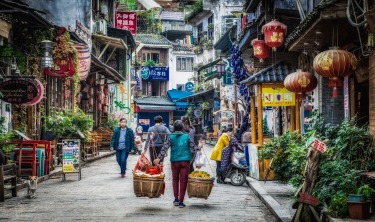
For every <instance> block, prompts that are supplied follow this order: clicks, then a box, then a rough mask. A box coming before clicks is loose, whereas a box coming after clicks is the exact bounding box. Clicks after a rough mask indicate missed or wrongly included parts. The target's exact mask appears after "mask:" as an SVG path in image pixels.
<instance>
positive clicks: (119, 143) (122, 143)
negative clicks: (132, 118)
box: [111, 118, 135, 177]
mask: <svg viewBox="0 0 375 222" xmlns="http://www.w3.org/2000/svg"><path fill="white" fill-rule="evenodd" d="M127 122H128V121H127V120H126V119H125V118H121V119H120V127H117V128H116V129H115V131H114V132H113V135H112V140H111V150H113V149H114V150H116V160H117V163H118V165H119V166H120V168H121V177H125V170H126V161H127V159H128V155H129V153H130V151H131V150H135V144H134V132H133V130H132V129H130V128H128V127H127Z"/></svg>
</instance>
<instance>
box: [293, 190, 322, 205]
mask: <svg viewBox="0 0 375 222" xmlns="http://www.w3.org/2000/svg"><path fill="white" fill-rule="evenodd" d="M298 202H300V203H305V204H308V205H311V206H317V205H318V204H319V199H318V198H317V197H314V196H312V195H310V194H307V193H300V194H299V198H298Z"/></svg>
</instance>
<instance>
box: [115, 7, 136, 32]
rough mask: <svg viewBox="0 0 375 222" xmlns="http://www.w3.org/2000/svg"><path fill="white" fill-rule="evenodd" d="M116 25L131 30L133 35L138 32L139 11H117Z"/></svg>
mask: <svg viewBox="0 0 375 222" xmlns="http://www.w3.org/2000/svg"><path fill="white" fill-rule="evenodd" d="M115 27H116V28H118V29H125V30H129V31H130V32H131V33H132V34H133V35H135V34H137V13H136V12H122V11H116V15H115Z"/></svg>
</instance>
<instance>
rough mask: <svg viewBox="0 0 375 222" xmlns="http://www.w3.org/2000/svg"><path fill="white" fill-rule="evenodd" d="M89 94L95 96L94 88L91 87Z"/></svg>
mask: <svg viewBox="0 0 375 222" xmlns="http://www.w3.org/2000/svg"><path fill="white" fill-rule="evenodd" d="M88 93H89V96H92V95H94V88H92V87H91V88H90V89H89V92H88Z"/></svg>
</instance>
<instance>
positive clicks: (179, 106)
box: [176, 102, 189, 109]
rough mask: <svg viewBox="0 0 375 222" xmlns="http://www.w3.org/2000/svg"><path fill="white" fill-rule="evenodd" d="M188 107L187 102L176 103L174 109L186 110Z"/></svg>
mask: <svg viewBox="0 0 375 222" xmlns="http://www.w3.org/2000/svg"><path fill="white" fill-rule="evenodd" d="M188 106H189V104H188V102H176V108H180V109H181V108H183V109H187V108H188Z"/></svg>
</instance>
